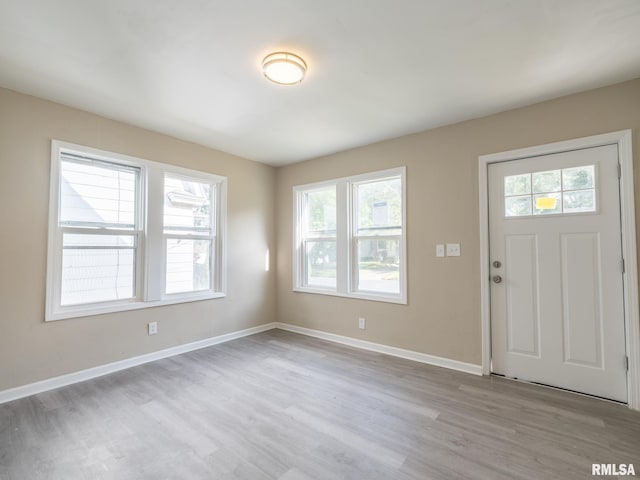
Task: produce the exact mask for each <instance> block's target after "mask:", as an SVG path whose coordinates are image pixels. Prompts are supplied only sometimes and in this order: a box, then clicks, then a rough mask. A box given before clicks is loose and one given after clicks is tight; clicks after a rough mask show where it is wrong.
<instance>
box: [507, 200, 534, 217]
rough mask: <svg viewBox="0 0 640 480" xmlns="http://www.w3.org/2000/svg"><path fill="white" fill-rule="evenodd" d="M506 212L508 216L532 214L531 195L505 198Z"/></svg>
mask: <svg viewBox="0 0 640 480" xmlns="http://www.w3.org/2000/svg"><path fill="white" fill-rule="evenodd" d="M504 214H505V216H507V217H522V216H525V215H531V195H523V196H520V197H507V198H505V199H504Z"/></svg>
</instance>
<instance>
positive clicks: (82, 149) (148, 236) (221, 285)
mask: <svg viewBox="0 0 640 480" xmlns="http://www.w3.org/2000/svg"><path fill="white" fill-rule="evenodd" d="M62 153H70V154H72V155H76V156H81V157H86V158H90V159H95V160H98V161H105V162H109V163H113V164H120V165H124V166H130V167H136V168H139V169H140V174H139V186H138V189H137V190H138V198H137V205H138V211H137V213H136V216H137V219H136V220H137V221H136V226H137V229H136V230H133V231H130V230H127V231H123V233H125V234H126V235H134V236H136V238H137V247H136V266H135V268H136V279H135V293H134V296H133V298H129V299H124V300H114V301H108V302H95V303H87V304H81V305H64V306H63V305H61V289H62V234H63V233H64V232H66V233H69V231H73V232H77V233H83V232H82V230H81V229H77V230H76V229H75V227H68V226H61V225H60V224H59V221H58V216H59V209H60V174H61V155H62ZM165 173H166V174H169V175H171V176H179V177H185V178H188V179H193V180H196V181H200V182H206V183H210V184H212V185H215V198H214V199H213V200H214V205H215V211H212V216H213V215H215V223H214V224H213V227H214V228H213V229H212V230H213V231H212V232H211V235H212V237H213V238H214V239H215V242H214V243H213V245H212V254H213V255H214V259H215V262H214V266H213V268H212V272H211V289H209V290H201V291H197V292H186V293H172V294H165V293H164V291H165V285H164V284H165V268H166V257H165V251H164V250H165V247H164V245H165V240H164V238H165V237H164V222H163V213H164V176H165ZM226 202H227V178H226V177H224V176H221V175H214V174H211V173H207V172H202V171H197V170H190V169H186V168H182V167H177V166H174V165H169V164H165V163H159V162H153V161H150V160H144V159H141V158H136V157H132V156H127V155H122V154H119V153H113V152H107V151H104V150H99V149H96V148H91V147H86V146H83V145H76V144H73V143H68V142H63V141H59V140H52V142H51V173H50V188H49V234H48V248H47V288H46V308H45V321H52V320H62V319H66V318H76V317H85V316H90V315H99V314H104V313H113V312H121V311H127V310H137V309H141V308H150V307H157V306H161V305H171V304H175V303H184V302H192V301H198V300H208V299H212V298H221V297H225V296H226V288H227V282H226V270H227V268H226V267H227V262H226V210H227V208H226ZM113 232H116V231H115V230H114V231H111V230H109V233H110V234H111V233H113ZM91 233H94V234H95V233H98V232H96V231H95V230H92V232H91Z"/></svg>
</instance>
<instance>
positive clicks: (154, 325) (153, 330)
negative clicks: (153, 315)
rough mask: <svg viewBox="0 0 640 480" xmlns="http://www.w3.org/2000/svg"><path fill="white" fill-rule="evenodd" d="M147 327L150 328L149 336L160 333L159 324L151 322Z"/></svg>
mask: <svg viewBox="0 0 640 480" xmlns="http://www.w3.org/2000/svg"><path fill="white" fill-rule="evenodd" d="M147 326H148V327H149V335H155V334H156V333H158V322H150V323H149V324H148V325H147Z"/></svg>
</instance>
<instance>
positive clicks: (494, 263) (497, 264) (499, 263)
mask: <svg viewBox="0 0 640 480" xmlns="http://www.w3.org/2000/svg"><path fill="white" fill-rule="evenodd" d="M493 266H494V267H495V268H500V267H501V266H502V262H500V261H499V260H496V261H495V262H493Z"/></svg>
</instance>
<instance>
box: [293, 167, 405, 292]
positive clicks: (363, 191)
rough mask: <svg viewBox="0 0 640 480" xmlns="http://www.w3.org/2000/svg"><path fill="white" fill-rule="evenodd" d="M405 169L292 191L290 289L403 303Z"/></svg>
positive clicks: (328, 182) (337, 180) (342, 179)
mask: <svg viewBox="0 0 640 480" xmlns="http://www.w3.org/2000/svg"><path fill="white" fill-rule="evenodd" d="M404 189H405V169H404V168H397V169H392V170H385V171H381V172H373V173H368V174H364V175H357V176H353V177H345V178H340V179H335V180H330V181H327V182H322V183H317V184H311V185H301V186H297V187H295V188H294V205H295V212H294V222H295V228H294V230H295V238H294V290H296V291H302V292H310V293H322V294H329V295H338V296H347V297H354V298H362V299H368V300H379V301H387V302H395V303H406V246H405V245H406V240H405V223H406V222H405V190H404Z"/></svg>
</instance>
